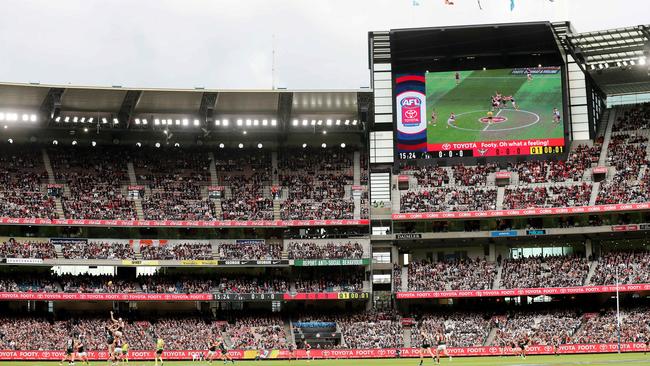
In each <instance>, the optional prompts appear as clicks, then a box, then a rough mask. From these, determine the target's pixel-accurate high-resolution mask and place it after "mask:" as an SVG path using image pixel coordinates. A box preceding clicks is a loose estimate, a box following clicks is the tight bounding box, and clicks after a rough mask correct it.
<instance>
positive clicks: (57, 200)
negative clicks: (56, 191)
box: [53, 197, 65, 219]
mask: <svg viewBox="0 0 650 366" xmlns="http://www.w3.org/2000/svg"><path fill="white" fill-rule="evenodd" d="M53 198H54V204H55V209H56V210H55V212H56V214H57V215H58V217H59V218H60V219H62V218H64V217H65V213H64V212H63V202H61V197H53Z"/></svg>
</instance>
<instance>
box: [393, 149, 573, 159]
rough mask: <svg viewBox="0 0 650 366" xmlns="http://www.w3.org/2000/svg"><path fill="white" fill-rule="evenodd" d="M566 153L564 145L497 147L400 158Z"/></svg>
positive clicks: (401, 154)
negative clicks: (484, 150) (486, 152)
mask: <svg viewBox="0 0 650 366" xmlns="http://www.w3.org/2000/svg"><path fill="white" fill-rule="evenodd" d="M563 153H564V146H530V147H525V148H523V147H513V148H510V147H503V148H495V149H493V150H492V151H490V153H489V154H481V151H476V150H439V151H426V152H425V151H411V152H399V153H398V158H399V159H400V160H416V159H425V160H428V159H446V158H467V157H481V156H520V155H561V154H563Z"/></svg>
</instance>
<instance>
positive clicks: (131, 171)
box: [126, 161, 138, 186]
mask: <svg viewBox="0 0 650 366" xmlns="http://www.w3.org/2000/svg"><path fill="white" fill-rule="evenodd" d="M126 171H127V172H128V173H129V183H130V184H131V185H132V186H135V185H137V184H138V177H137V176H136V175H135V168H134V167H133V162H131V161H129V162H128V163H126Z"/></svg>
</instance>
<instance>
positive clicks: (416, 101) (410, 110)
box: [400, 96, 422, 126]
mask: <svg viewBox="0 0 650 366" xmlns="http://www.w3.org/2000/svg"><path fill="white" fill-rule="evenodd" d="M400 106H401V108H402V123H404V125H405V126H417V125H419V124H420V122H421V116H420V114H421V111H420V108H421V106H422V99H420V98H418V97H414V96H407V97H405V98H404V99H402V100H401V101H400Z"/></svg>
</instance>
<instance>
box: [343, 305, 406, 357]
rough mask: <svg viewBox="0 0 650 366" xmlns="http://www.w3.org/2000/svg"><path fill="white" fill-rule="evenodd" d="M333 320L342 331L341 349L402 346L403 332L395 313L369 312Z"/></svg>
mask: <svg viewBox="0 0 650 366" xmlns="http://www.w3.org/2000/svg"><path fill="white" fill-rule="evenodd" d="M334 320H335V321H336V323H337V324H338V326H339V327H340V328H341V330H342V335H343V340H344V343H342V344H341V345H340V347H341V348H357V349H367V348H395V347H402V346H403V344H404V330H403V328H402V323H401V322H400V317H399V316H398V315H397V314H396V313H393V312H378V311H374V310H371V311H368V312H363V313H357V314H347V315H339V316H336V317H334Z"/></svg>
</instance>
